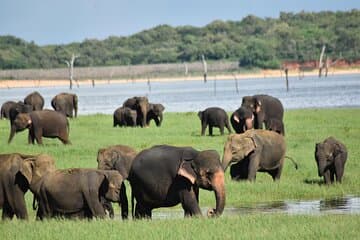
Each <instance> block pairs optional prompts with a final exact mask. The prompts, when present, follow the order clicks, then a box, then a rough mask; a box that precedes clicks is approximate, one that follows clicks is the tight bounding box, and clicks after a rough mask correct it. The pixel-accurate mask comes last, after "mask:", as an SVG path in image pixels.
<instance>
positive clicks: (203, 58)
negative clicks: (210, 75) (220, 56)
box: [201, 54, 207, 83]
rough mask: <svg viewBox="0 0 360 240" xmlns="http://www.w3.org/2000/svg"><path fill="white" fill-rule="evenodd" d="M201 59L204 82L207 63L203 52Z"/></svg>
mask: <svg viewBox="0 0 360 240" xmlns="http://www.w3.org/2000/svg"><path fill="white" fill-rule="evenodd" d="M201 59H202V64H203V67H204V82H205V83H206V76H207V63H206V61H205V57H204V54H203V55H201Z"/></svg>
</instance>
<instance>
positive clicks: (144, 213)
mask: <svg viewBox="0 0 360 240" xmlns="http://www.w3.org/2000/svg"><path fill="white" fill-rule="evenodd" d="M135 218H136V219H141V218H149V219H151V208H146V207H144V206H143V205H142V204H140V203H139V202H137V203H136V205H135Z"/></svg>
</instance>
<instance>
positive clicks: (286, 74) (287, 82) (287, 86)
mask: <svg viewBox="0 0 360 240" xmlns="http://www.w3.org/2000/svg"><path fill="white" fill-rule="evenodd" d="M284 71H285V81H286V91H287V92H288V91H289V78H288V76H289V69H288V68H285V70H284Z"/></svg>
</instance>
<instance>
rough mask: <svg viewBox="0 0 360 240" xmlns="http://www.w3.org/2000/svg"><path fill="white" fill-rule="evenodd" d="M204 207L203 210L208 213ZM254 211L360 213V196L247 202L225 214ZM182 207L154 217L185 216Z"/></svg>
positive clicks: (225, 211)
mask: <svg viewBox="0 0 360 240" xmlns="http://www.w3.org/2000/svg"><path fill="white" fill-rule="evenodd" d="M206 211H207V209H206V208H203V209H202V212H203V213H206ZM254 213H265V214H271V213H283V214H307V215H317V214H360V197H354V196H346V197H337V198H331V199H321V200H299V201H293V200H289V201H275V202H267V203H255V204H245V205H243V206H241V207H238V208H234V207H227V208H225V210H224V213H223V216H236V215H243V214H254ZM183 217H184V213H183V211H182V210H180V209H176V210H166V211H164V210H163V209H158V210H156V211H153V219H168V218H183Z"/></svg>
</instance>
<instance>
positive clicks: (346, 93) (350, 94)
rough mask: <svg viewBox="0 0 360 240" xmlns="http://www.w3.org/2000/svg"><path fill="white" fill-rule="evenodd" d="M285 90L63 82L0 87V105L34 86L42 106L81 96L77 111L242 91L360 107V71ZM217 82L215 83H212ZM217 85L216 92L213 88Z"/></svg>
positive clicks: (227, 104)
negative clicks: (136, 99) (133, 100)
mask: <svg viewBox="0 0 360 240" xmlns="http://www.w3.org/2000/svg"><path fill="white" fill-rule="evenodd" d="M289 82H290V91H289V92H286V87H285V81H284V78H256V79H242V80H239V81H238V86H239V93H238V94H237V93H236V88H235V81H234V80H217V81H216V84H215V81H214V80H212V79H211V77H209V81H208V82H207V83H206V84H205V83H203V82H202V81H173V82H152V83H151V91H150V88H149V86H148V84H147V83H146V82H136V83H133V82H126V81H124V83H122V84H102V85H100V84H99V85H96V87H95V88H92V87H91V86H81V87H80V88H74V89H73V90H72V91H70V90H69V88H68V87H67V86H62V87H40V88H12V89H0V104H2V103H4V102H5V101H8V100H16V101H18V100H23V99H24V97H25V96H26V95H27V94H29V93H30V92H32V91H35V90H36V91H39V92H40V94H42V95H43V96H44V98H45V107H46V108H51V106H50V101H51V99H52V97H54V96H55V95H56V94H58V93H59V92H73V93H76V94H77V95H78V97H79V114H93V113H106V114H112V113H113V112H114V110H115V109H116V108H117V107H119V106H120V105H122V103H123V102H124V101H125V100H126V99H127V98H129V97H132V96H140V95H146V96H148V97H149V100H150V102H153V103H163V105H164V106H165V108H166V111H167V112H197V111H199V110H201V109H204V108H206V107H210V106H219V107H222V108H224V109H225V110H227V111H234V110H235V109H237V108H238V107H239V105H240V104H241V98H242V97H243V96H246V95H254V94H269V95H272V96H274V97H277V98H279V99H280V100H281V101H282V103H283V105H284V107H285V109H294V108H321V107H354V106H355V107H360V74H352V75H336V76H329V77H327V78H318V77H316V76H313V77H310V76H309V77H305V78H304V79H302V80H299V79H298V78H297V77H292V78H290V80H289ZM215 86H216V88H215ZM215 90H216V91H215Z"/></svg>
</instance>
